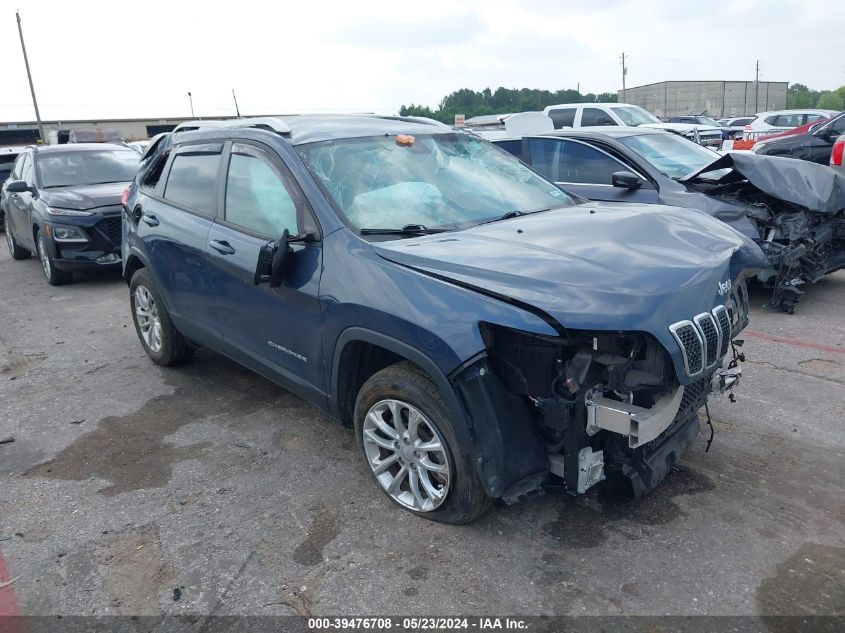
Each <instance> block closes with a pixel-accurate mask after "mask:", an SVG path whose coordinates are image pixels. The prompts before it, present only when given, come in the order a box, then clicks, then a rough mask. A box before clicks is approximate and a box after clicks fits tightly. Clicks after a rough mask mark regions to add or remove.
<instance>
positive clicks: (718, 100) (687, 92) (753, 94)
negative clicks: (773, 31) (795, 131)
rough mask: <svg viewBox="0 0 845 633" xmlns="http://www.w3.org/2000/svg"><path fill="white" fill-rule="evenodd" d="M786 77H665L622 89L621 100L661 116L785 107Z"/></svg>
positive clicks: (733, 113) (729, 114) (727, 114)
mask: <svg viewBox="0 0 845 633" xmlns="http://www.w3.org/2000/svg"><path fill="white" fill-rule="evenodd" d="M788 86H789V83H788V82H786V81H760V82H756V81H662V82H660V83H656V84H647V85H645V86H637V87H635V88H628V89H627V90H624V91H623V90H620V91H619V101H620V102H622V103H630V104H632V105H638V106H640V107H641V108H645V109H646V110H648V111H649V112H651V113H652V114H654V115H656V116H658V117H670V116H683V115H685V114H701V113H706V114H707V116H711V117H714V118H717V119H719V118H723V117H735V116H743V115H746V114H755V113H757V112H765V111H766V110H783V109H785V108H786V90H787V87H788Z"/></svg>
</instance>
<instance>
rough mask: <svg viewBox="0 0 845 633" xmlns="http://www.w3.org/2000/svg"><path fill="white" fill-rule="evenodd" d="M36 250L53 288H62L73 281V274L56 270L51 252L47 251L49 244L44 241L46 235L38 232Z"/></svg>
mask: <svg viewBox="0 0 845 633" xmlns="http://www.w3.org/2000/svg"><path fill="white" fill-rule="evenodd" d="M35 250H36V251H37V252H38V259H39V260H41V270H43V271H44V276H45V277H46V278H47V283H48V284H50V285H51V286H62V285H64V284H66V283H68V282H70V281H71V280H72V279H73V275H72V274H71V273H68V272H65V271H64V270H59V269H58V268H56V264H55V262H53V258H52V257H50V252H49V251H48V250H47V243H46V242H45V241H44V234H43V233H42V232H41V231H38V232H37V233H36V234H35Z"/></svg>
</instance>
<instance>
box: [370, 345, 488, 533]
mask: <svg viewBox="0 0 845 633" xmlns="http://www.w3.org/2000/svg"><path fill="white" fill-rule="evenodd" d="M395 417H398V418H399V423H398V425H397V423H396V422H395V421H394V420H395ZM397 428H398V431H397ZM355 436H356V439H357V440H358V446H359V448H360V449H361V452H362V453H363V454H364V457H365V459H366V460H367V464H368V465H369V467H370V472H371V474H372V475H373V478H374V479H375V481H376V483H377V485H378V486H379V489H380V490H381V491H382V492H384V493H385V494H386V495H387V496H388V497H389V498H390V500H391V501H393V502H394V503H396V504H398V505H400V506H401V507H403V508H404V509H406V510H409V511H410V512H413V513H414V514H416V515H417V516H420V517H422V518H424V519H429V520H432V521H439V522H441V523H450V524H454V525H460V524H464V523H470V522H471V521H474V520H475V519H477V518H478V517H479V516H481V515H482V514H483V513H484V512H486V511H487V510H488V509H489V508H490V507H491V506H492V505H493V502H494V501H495V499H493V498H491V497H488V496H487V495H486V494H485V493H484V489H483V488H482V485H481V482H480V481H479V479H478V476H477V475H476V473H475V470H474V469H473V467H472V463H471V461H470V458H469V457H468V456H467V455H466V454H465V453H464V451H463V450H462V449H461V444H460V441H459V440H458V435H457V433H456V431H455V427H454V423H453V421H452V416H451V413H450V411H449V407H448V406H447V404H446V401H445V399H444V398H443V395H442V394H441V393H440V390H439V389H438V388H437V385H435V384H434V383H433V382H432V381H431V379H430V378H429V377H428V376H427V375H426V374H425V373H424V372H423V371H422V370H420V369H419V368H418V367H417V366H416V365H414V364H413V363H410V362H407V361H404V362H401V363H396V364H395V365H391V366H390V367H387V368H385V369H382V370H381V371H380V372H378V373H376V374H375V375H373V376H372V377H370V379H369V380H367V382H365V383H364V386H363V387H361V390H360V391H359V392H358V398H357V400H356V402H355ZM417 447H418V448H419V450H415V448H417ZM424 478H425V479H424ZM441 495H442V496H441Z"/></svg>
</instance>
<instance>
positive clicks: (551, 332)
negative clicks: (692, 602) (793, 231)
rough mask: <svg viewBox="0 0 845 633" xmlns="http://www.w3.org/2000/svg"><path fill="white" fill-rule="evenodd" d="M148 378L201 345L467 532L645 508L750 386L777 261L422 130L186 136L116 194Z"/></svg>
mask: <svg viewBox="0 0 845 633" xmlns="http://www.w3.org/2000/svg"><path fill="white" fill-rule="evenodd" d="M123 232H124V240H123V267H124V276H125V278H126V281H127V283H128V284H129V289H130V303H131V310H132V316H133V319H134V322H135V327H136V329H137V332H138V336H139V338H140V340H141V344H142V345H143V347H144V350H145V351H146V353H147V354H148V355H149V356H150V358H152V360H153V361H155V362H156V363H158V364H160V365H175V364H178V363H181V362H184V361H186V360H187V359H189V358H190V357H191V355H192V353H193V350H194V349H195V348H196V347H198V346H204V347H207V348H210V349H212V350H214V351H216V352H218V353H220V354H224V355H225V356H228V357H229V358H231V359H233V360H235V361H237V362H239V363H241V364H243V365H245V366H246V367H249V368H251V369H253V370H255V371H256V372H258V373H260V374H262V375H264V376H266V377H267V378H269V379H271V380H273V381H275V382H277V383H279V384H280V385H282V386H284V387H285V388H287V389H289V390H290V391H292V392H294V393H296V394H298V395H300V396H302V397H303V398H305V399H306V400H308V401H310V402H312V403H313V404H314V405H316V406H317V407H318V408H319V409H321V410H323V411H326V412H327V413H328V414H329V415H331V416H333V417H334V418H336V419H337V420H339V421H340V422H341V423H342V424H344V425H346V426H348V427H351V428H353V429H354V433H355V435H356V438H357V441H358V444H359V446H360V449H361V452H362V453H363V455H364V458H365V460H366V462H367V464H368V466H369V468H370V470H371V472H372V476H373V478H374V479H375V481H376V483H377V485H378V486H379V487H380V488H381V489H382V491H384V493H386V494H387V496H388V497H389V498H390V499H391V500H393V501H394V502H395V503H397V504H399V505H400V506H402V507H404V508H406V509H408V510H410V511H412V512H414V513H416V514H418V515H420V516H423V517H426V518H429V519H433V520H437V521H443V522H447V523H466V522H469V521H472V520H473V519H475V518H476V517H478V516H479V515H480V514H481V513H482V512H484V511H485V510H486V509H487V508H489V507H490V506H491V505H492V503H493V501H494V500H495V499H497V498H502V499H504V500H505V501H507V502H512V501H515V500H517V499H518V498H519V497H520V496H522V495H525V494H528V493H531V492H532V491H535V490H537V489H539V488H541V487H542V486H543V485H544V484H545V483H547V482H548V481H549V480H552V479H555V478H559V480H562V483H563V485H565V487H566V489H567V491H568V492H570V493H571V494H582V493H584V492H585V491H586V490H587V489H588V488H590V487H591V486H593V485H594V484H597V483H599V482H601V481H602V480H603V479H605V478H606V477H611V476H613V477H618V478H619V479H620V480H621V481H627V482H628V483H629V485H630V487H631V489H632V490H633V492H634V493H636V494H643V493H646V492H648V491H650V490H651V489H652V488H654V486H656V485H657V484H658V483H659V481H660V480H661V479H662V478H663V477H664V475H665V474H666V473H667V471H668V470H669V468H670V467H671V466H672V464H673V463H674V462H676V461H677V460H678V459H679V458H680V456H681V455H682V454H683V452H684V450H685V449H686V448H687V446H688V445H689V444H690V442H691V441H692V439H693V438H694V437H695V435H696V434H697V433H698V430H699V428H698V425H699V422H698V410H699V409H700V408H702V407H703V406H704V404H705V403H706V402H707V399H708V397H709V396H710V395H711V394H713V393H718V392H720V391H725V390H728V389H731V388H732V387H733V386H734V385H735V383H736V382H737V380H738V378H739V367H738V366H737V364H738V360H739V357H740V356H741V355H740V354H738V353H737V351H736V350H735V348H734V346H733V344H732V339H733V337H735V336H736V335H737V333H738V332H739V331H740V330H742V329H743V328H744V327H745V325H746V324H747V310H748V297H747V294H746V291H745V284H744V280H745V279H746V278H747V277H749V276H751V275H753V274H755V273H756V272H757V271H758V270H760V269H761V268H762V267H764V266H765V265H766V260H765V258H764V257H763V254H762V252H761V251H760V249H759V248H758V247H757V246H756V245H755V244H754V243H753V242H751V241H750V240H748V239H747V238H745V237H743V236H742V235H740V234H739V233H737V232H736V231H734V230H733V229H731V228H730V227H728V226H727V225H725V224H724V223H722V222H719V221H718V220H715V219H713V218H711V217H710V216H708V215H706V214H704V213H701V212H698V211H694V210H689V209H679V208H674V207H662V206H657V205H626V206H624V207H622V206H619V207H617V206H613V205H608V204H603V203H591V202H587V201H584V200H582V199H580V198H577V197H575V196H572V195H570V194H567V193H566V192H564V191H562V190H561V189H559V188H558V187H556V186H555V185H554V184H553V183H551V182H549V181H548V180H546V179H545V178H543V177H542V176H540V175H539V174H538V173H536V172H535V171H533V170H532V169H530V168H529V167H527V166H525V165H524V164H523V163H521V162H520V161H518V160H517V159H516V158H514V157H513V156H511V155H509V154H507V153H506V152H504V151H503V150H500V149H498V148H496V147H494V146H493V145H491V144H489V143H487V142H486V141H484V140H481V139H478V138H476V137H474V136H471V135H468V134H464V133H462V132H460V131H456V130H453V129H451V128H449V127H447V126H444V125H441V124H437V123H435V122H433V121H430V120H426V119H414V118H398V117H375V116H297V117H287V118H284V119H275V118H269V119H240V120H237V121H233V122H231V125H226V126H223V127H217V128H214V129H206V130H199V131H196V132H186V133H183V134H180V135H179V136H178V138H174V139H171V141H170V142H169V143H162V144H161V147H160V149H159V150H158V151H157V153H155V155H153V156H152V157H150V158H149V159H148V160H146V161H145V163H144V167H143V168H142V169H141V170H140V172H139V174H138V176H137V177H136V179H135V181H134V182H133V184H132V185H131V186H130V188H129V190H128V191H127V193H126V194H125V196H124V223H123Z"/></svg>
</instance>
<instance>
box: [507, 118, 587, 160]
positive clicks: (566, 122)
mask: <svg viewBox="0 0 845 633" xmlns="http://www.w3.org/2000/svg"><path fill="white" fill-rule="evenodd" d="M549 118H550V119H551V120H552V122H553V123H554V126H555V129H556V130H559V129H560V128H562V127H572V126H573V125H575V108H562V109H560V110H549ZM511 153H512V154H513V152H511ZM517 156H518V154H517Z"/></svg>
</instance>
